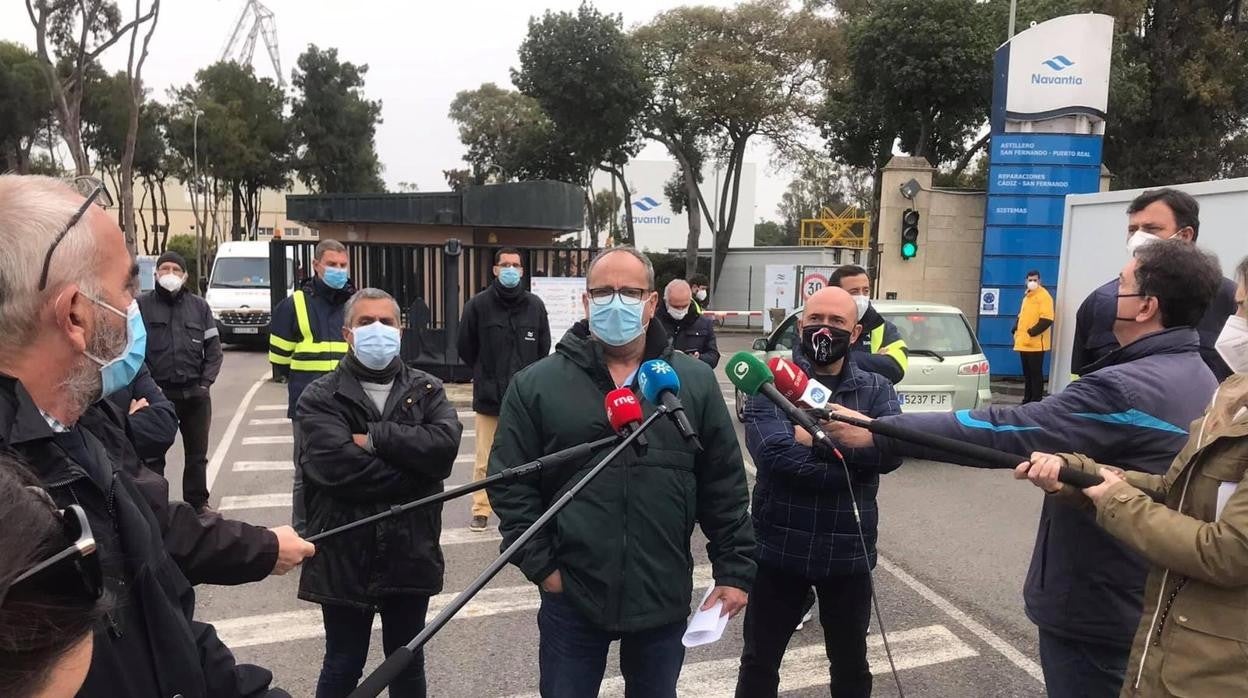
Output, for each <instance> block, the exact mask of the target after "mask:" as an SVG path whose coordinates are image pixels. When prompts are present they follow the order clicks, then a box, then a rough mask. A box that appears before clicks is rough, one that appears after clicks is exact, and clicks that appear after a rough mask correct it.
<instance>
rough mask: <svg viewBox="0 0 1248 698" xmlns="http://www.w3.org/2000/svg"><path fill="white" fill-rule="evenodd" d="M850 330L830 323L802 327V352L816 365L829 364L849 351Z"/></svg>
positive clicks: (843, 356)
mask: <svg viewBox="0 0 1248 698" xmlns="http://www.w3.org/2000/svg"><path fill="white" fill-rule="evenodd" d="M849 336H850V332H849V330H843V329H841V328H839V327H832V326H830V325H807V326H806V327H804V328H802V354H804V355H805V356H806V358H808V359H810V360H811V361H812V362H813V363H814V364H815V365H816V366H827V365H829V364H834V363H836V362H837V361H840V360H841V359H843V358H845V354H847V353H848V352H849Z"/></svg>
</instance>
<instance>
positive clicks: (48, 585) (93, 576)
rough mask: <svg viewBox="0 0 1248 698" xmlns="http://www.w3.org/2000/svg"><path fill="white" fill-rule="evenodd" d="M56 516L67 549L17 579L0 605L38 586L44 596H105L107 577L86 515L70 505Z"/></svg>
mask: <svg viewBox="0 0 1248 698" xmlns="http://www.w3.org/2000/svg"><path fill="white" fill-rule="evenodd" d="M32 489H35V488H32ZM40 492H42V490H40ZM56 516H57V518H58V519H59V520H60V523H61V531H62V532H63V533H64V536H65V542H66V543H68V545H67V546H66V547H65V548H63V549H61V550H60V551H59V552H57V553H56V554H54V555H52V556H51V557H48V558H47V559H45V560H43V561H42V562H39V563H37V564H35V565H32V566H31V567H30V568H29V569H27V570H26V571H24V572H22V573H21V574H19V575H17V577H15V578H14V579H13V581H12V583H10V584H9V588H8V589H0V604H3V603H4V599H5V597H6V596H9V595H12V594H13V593H14V592H15V591H17V590H19V589H20V588H22V587H23V586H26V587H29V585H32V584H38V585H39V589H40V593H41V594H42V595H51V596H58V597H64V598H73V599H86V600H90V601H94V600H96V599H98V598H100V596H101V594H103V593H104V576H103V573H102V572H101V570H100V561H99V558H98V556H96V554H95V538H94V537H93V536H92V535H91V524H90V523H88V522H87V514H86V512H84V511H83V510H82V507H80V506H78V505H77V504H71V505H69V506H68V507H66V508H64V509H61V510H60V511H58V512H56Z"/></svg>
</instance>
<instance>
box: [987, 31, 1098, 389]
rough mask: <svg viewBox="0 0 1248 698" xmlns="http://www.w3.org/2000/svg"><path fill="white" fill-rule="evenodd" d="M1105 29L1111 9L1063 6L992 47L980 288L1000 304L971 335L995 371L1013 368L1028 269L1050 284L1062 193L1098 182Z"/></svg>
mask: <svg viewBox="0 0 1248 698" xmlns="http://www.w3.org/2000/svg"><path fill="white" fill-rule="evenodd" d="M1113 39H1114V20H1113V18H1112V17H1110V16H1108V15H1097V14H1082V15H1067V16H1065V17H1058V18H1056V19H1051V20H1049V21H1047V22H1045V23H1043V24H1037V25H1035V26H1032V27H1031V28H1030V29H1027V30H1026V31H1023V32H1021V33H1019V34H1016V35H1015V36H1014V38H1012V39H1011V40H1009V41H1007V42H1006V43H1005V44H1003V45H1002V46H1001V47H1000V48H998V49H997V52H996V55H995V57H994V75H993V96H992V119H991V121H992V144H991V147H990V148H989V151H988V156H989V160H988V204H987V209H986V210H985V212H984V224H985V225H984V252H983V259H982V263H981V265H980V288H981V289H986V290H987V289H990V290H992V291H993V294H994V296H995V297H996V299H997V301H998V302H997V307H998V308H1000V314H999V315H996V316H986V315H984V314H982V313H981V315H980V318H979V340H980V342H981V343H982V344H983V346H984V353H985V354H987V356H988V360H989V362H990V363H991V365H992V372H993V373H994V374H996V375H1004V376H1011V375H1019V374H1020V373H1021V366H1020V365H1019V360H1018V355H1017V354H1015V353H1014V335H1013V332H1012V328H1013V324H1014V318H1015V314H1016V311H1017V309H1018V308H1019V306H1020V305H1021V303H1022V300H1023V295H1024V294H1025V293H1026V286H1025V282H1026V274H1027V272H1029V271H1031V270H1033V269H1034V270H1037V271H1039V272H1040V276H1041V279H1042V280H1043V283H1044V285H1045V286H1047V287H1048V288H1049V289H1050V290H1052V289H1054V288H1056V286H1057V280H1058V276H1059V275H1060V273H1061V270H1060V269H1059V268H1058V267H1059V263H1058V262H1059V258H1060V256H1061V246H1062V219H1063V218H1064V216H1065V210H1066V206H1065V204H1066V195H1067V194H1087V193H1090V192H1095V191H1098V190H1099V188H1100V176H1101V145H1102V143H1101V139H1102V137H1103V134H1104V133H1105V119H1106V111H1107V109H1108V101H1109V71H1110V57H1111V55H1112V53H1113ZM1112 275H1113V270H1110V269H1107V270H1106V278H1109V277H1110V276H1112ZM1046 370H1047V368H1046Z"/></svg>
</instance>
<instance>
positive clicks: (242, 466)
mask: <svg viewBox="0 0 1248 698" xmlns="http://www.w3.org/2000/svg"><path fill="white" fill-rule="evenodd" d="M294 469H295V463H294V461H288V460H240V461H235V462H234V472H236V473H247V472H257V471H261V470H294Z"/></svg>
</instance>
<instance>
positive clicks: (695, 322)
mask: <svg viewBox="0 0 1248 698" xmlns="http://www.w3.org/2000/svg"><path fill="white" fill-rule="evenodd" d="M654 316H655V318H657V319H658V321H659V322H660V323H661V324H662V325H663V329H664V330H666V331H667V336H668V337H671V338H672V348H673V349H676V350H677V351H683V352H685V353H686V354H688V355H689V356H692V357H693V358H695V359H697V360H698V361H701V362H702V363H704V364H706V365H707V366H710V367H711V368H715V367H716V366H718V365H719V346H717V345H716V343H715V325H714V323H712V322H711V319H710V318H708V317H703V315H702V311H701V310H699V309H698V307H697V306H696V305H694V303H693V291H692V289H691V288H690V287H689V282H688V281H685V280H684V279H673V280H672V281H669V282H668V284H667V288H664V289H663V303H662V304H661V305H659V309H658V311H656V312H655V314H654Z"/></svg>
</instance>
